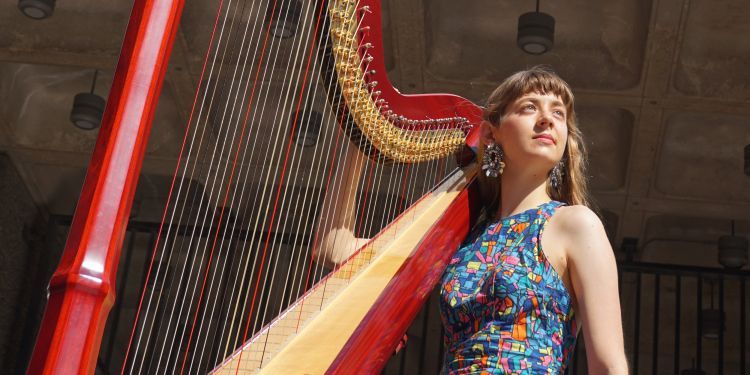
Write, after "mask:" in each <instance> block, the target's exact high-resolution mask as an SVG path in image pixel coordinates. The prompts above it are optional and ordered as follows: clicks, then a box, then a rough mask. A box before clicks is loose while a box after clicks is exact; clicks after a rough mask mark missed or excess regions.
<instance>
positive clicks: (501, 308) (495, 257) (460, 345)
mask: <svg viewBox="0 0 750 375" xmlns="http://www.w3.org/2000/svg"><path fill="white" fill-rule="evenodd" d="M563 204H564V203H562V202H558V201H550V202H546V203H544V204H542V205H540V206H538V207H536V208H533V209H530V210H527V211H524V212H521V213H518V214H515V215H512V216H509V217H506V218H503V219H501V220H499V221H497V222H490V223H486V224H484V225H479V226H478V228H477V229H478V230H477V231H475V233H474V234H472V235H470V236H469V237H468V238H467V241H466V242H465V243H464V245H462V247H461V248H459V249H458V251H457V252H456V254H455V255H454V256H453V258H452V259H451V261H450V263H449V264H448V267H447V268H446V270H445V273H444V274H443V277H442V281H441V284H440V285H441V289H440V316H441V319H442V321H443V326H444V327H445V337H444V340H445V349H446V352H445V356H444V361H443V370H442V371H443V373H450V374H471V373H477V374H562V373H564V372H566V370H567V367H568V362H569V359H570V357H571V355H572V353H573V349H574V347H575V342H576V334H577V333H578V329H577V323H576V320H575V316H574V312H573V306H572V300H571V294H570V293H569V292H568V290H567V288H566V287H565V285H564V284H563V282H562V280H561V278H560V276H559V275H558V274H557V272H556V271H555V270H554V268H552V266H551V264H550V263H549V261H548V260H547V258H546V257H545V255H544V253H543V252H542V248H541V237H542V232H543V231H544V225H545V223H546V222H547V221H548V220H549V218H550V217H551V216H552V215H553V214H554V212H555V210H556V209H557V208H558V207H560V206H562V205H563Z"/></svg>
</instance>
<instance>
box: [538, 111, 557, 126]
mask: <svg viewBox="0 0 750 375" xmlns="http://www.w3.org/2000/svg"><path fill="white" fill-rule="evenodd" d="M536 123H537V125H539V126H545V127H550V126H552V125H553V122H552V114H551V113H550V112H549V111H539V118H538V119H537V121H536Z"/></svg>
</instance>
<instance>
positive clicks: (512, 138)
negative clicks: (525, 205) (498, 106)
mask: <svg viewBox="0 0 750 375" xmlns="http://www.w3.org/2000/svg"><path fill="white" fill-rule="evenodd" d="M567 116H568V113H567V110H566V108H565V104H564V103H563V102H562V100H561V99H560V97H559V96H557V95H554V94H539V93H528V94H525V95H523V96H521V97H520V98H518V99H516V100H515V101H513V102H511V103H510V104H509V105H508V107H507V108H505V114H504V115H503V117H502V119H501V120H500V126H490V130H491V132H492V138H494V141H495V142H496V143H499V144H500V145H501V146H502V148H503V152H504V153H505V159H506V163H507V164H508V167H511V165H512V164H514V165H517V166H522V167H523V168H528V167H535V166H538V167H539V168H544V171H549V170H551V169H552V167H554V166H555V164H556V163H557V162H558V161H560V159H561V158H562V156H563V153H564V152H565V145H566V143H567V141H568V126H567ZM488 135H489V134H488Z"/></svg>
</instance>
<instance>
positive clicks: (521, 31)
mask: <svg viewBox="0 0 750 375" xmlns="http://www.w3.org/2000/svg"><path fill="white" fill-rule="evenodd" d="M554 41H555V18H554V17H552V16H550V15H549V14H547V13H540V12H539V0H537V1H536V11H535V12H528V13H524V14H522V15H521V16H520V17H518V38H517V40H516V42H517V44H518V47H519V48H521V49H522V50H523V51H524V52H526V53H528V54H532V55H541V54H543V53H545V52H547V51H549V50H551V49H552V45H553V44H554Z"/></svg>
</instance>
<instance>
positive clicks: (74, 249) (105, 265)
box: [28, 0, 184, 374]
mask: <svg viewBox="0 0 750 375" xmlns="http://www.w3.org/2000/svg"><path fill="white" fill-rule="evenodd" d="M183 3H184V1H183V0H135V3H134V5H133V11H132V13H131V17H130V21H129V22H128V27H127V31H126V34H125V39H124V41H123V46H122V50H121V53H120V59H119V61H118V63H117V70H116V72H115V77H114V82H113V83H112V89H111V91H110V94H109V99H108V101H107V107H106V110H105V112H104V117H103V120H102V124H101V129H100V130H99V135H98V137H97V141H96V146H95V148H94V153H93V155H92V156H91V162H90V164H89V167H88V171H87V172H86V180H85V183H84V186H83V191H82V193H81V198H80V200H79V203H78V206H77V207H76V211H75V215H74V217H73V223H72V225H71V228H70V232H69V234H68V239H67V242H66V244H65V250H64V253H63V257H62V260H61V262H60V265H59V266H58V268H57V270H56V271H55V273H54V275H53V277H52V280H51V281H50V285H49V301H48V304H47V308H46V310H45V313H44V317H43V320H42V326H41V328H40V331H39V335H38V337H37V341H36V345H35V347H34V352H33V355H32V359H31V363H30V365H29V369H28V373H30V374H87V373H88V374H93V373H94V368H95V366H96V359H97V355H98V352H99V345H100V343H101V339H102V334H103V331H104V326H105V323H106V319H107V314H108V313H109V310H110V308H111V307H112V304H113V302H114V297H115V296H114V290H115V289H114V288H115V286H114V284H115V276H116V274H117V263H118V261H119V258H120V247H121V245H122V240H123V237H124V233H125V229H126V226H127V219H128V216H129V212H130V207H131V202H132V198H133V194H134V192H135V187H136V185H137V182H138V175H139V174H140V169H141V164H142V162H143V156H144V153H145V149H146V140H147V138H148V134H149V131H150V128H151V120H152V118H153V115H154V110H155V109H156V102H157V99H158V97H159V92H160V91H161V87H162V81H163V79H164V74H165V72H166V67H167V60H168V58H169V54H170V52H171V50H172V43H173V41H174V36H175V34H176V31H177V25H178V24H179V19H180V14H181V13H182V8H183Z"/></svg>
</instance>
